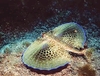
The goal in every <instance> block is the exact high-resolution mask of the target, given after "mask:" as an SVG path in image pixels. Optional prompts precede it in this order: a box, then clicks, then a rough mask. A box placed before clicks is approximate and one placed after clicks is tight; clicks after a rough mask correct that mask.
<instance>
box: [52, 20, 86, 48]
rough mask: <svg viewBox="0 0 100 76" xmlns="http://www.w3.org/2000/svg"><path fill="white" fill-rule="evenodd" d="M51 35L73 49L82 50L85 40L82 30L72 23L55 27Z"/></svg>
mask: <svg viewBox="0 0 100 76" xmlns="http://www.w3.org/2000/svg"><path fill="white" fill-rule="evenodd" d="M53 35H54V36H56V37H58V38H60V39H61V40H62V41H64V42H66V43H67V44H69V45H71V46H72V47H75V48H83V46H84V43H85V40H86V37H85V33H84V30H83V28H82V27H81V26H80V25H78V24H77V23H74V22H70V23H66V24H62V25H60V26H58V27H56V28H55V29H53Z"/></svg>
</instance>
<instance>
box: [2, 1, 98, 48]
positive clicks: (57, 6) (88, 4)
mask: <svg viewBox="0 0 100 76" xmlns="http://www.w3.org/2000/svg"><path fill="white" fill-rule="evenodd" d="M66 14H67V15H66ZM50 18H51V19H50ZM48 19H49V21H47V20H48ZM50 20H51V21H50ZM41 21H42V25H43V23H45V22H47V23H48V26H49V27H48V28H51V27H53V26H54V24H55V25H56V24H58V23H59V24H61V23H65V22H77V23H79V24H81V25H83V26H86V28H90V27H92V25H91V24H95V25H96V26H97V27H100V2H99V0H0V47H2V46H3V45H4V44H7V43H8V42H7V40H8V39H10V38H11V37H14V36H15V34H17V36H18V37H19V36H20V34H19V33H20V32H27V31H32V30H33V29H34V27H36V26H37V25H38V24H39V22H41ZM50 23H52V24H50ZM42 25H41V24H39V26H42ZM44 26H45V25H44ZM94 30H96V28H95V29H94ZM97 31H98V30H97ZM90 32H92V31H91V30H90ZM9 33H10V34H9ZM99 35H100V34H99Z"/></svg>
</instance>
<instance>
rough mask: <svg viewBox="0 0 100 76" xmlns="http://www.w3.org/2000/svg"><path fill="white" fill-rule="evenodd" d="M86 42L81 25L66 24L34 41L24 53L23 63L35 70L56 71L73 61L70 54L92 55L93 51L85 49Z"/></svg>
mask: <svg viewBox="0 0 100 76" xmlns="http://www.w3.org/2000/svg"><path fill="white" fill-rule="evenodd" d="M85 41H86V37H85V33H84V30H83V28H82V27H81V26H80V25H78V24H77V23H74V22H70V23H66V24H63V25H61V26H58V27H56V28H55V29H53V30H52V31H50V32H48V33H45V34H43V37H41V38H39V39H38V40H36V41H34V42H33V43H32V44H31V45H30V46H29V47H28V48H27V49H26V51H25V52H24V53H23V55H22V61H23V63H24V64H25V65H27V66H28V67H31V68H34V69H39V70H52V69H56V68H59V67H61V66H64V65H65V64H68V63H70V62H71V61H72V58H71V55H70V54H69V52H72V53H76V54H78V55H84V56H85V55H88V54H91V53H89V52H91V51H92V50H93V49H90V48H89V49H84V43H85ZM80 49H83V50H80ZM86 57H87V58H88V56H86ZM89 57H90V55H89Z"/></svg>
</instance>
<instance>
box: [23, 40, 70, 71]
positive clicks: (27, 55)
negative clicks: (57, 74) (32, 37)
mask: <svg viewBox="0 0 100 76" xmlns="http://www.w3.org/2000/svg"><path fill="white" fill-rule="evenodd" d="M22 61H23V63H24V64H26V65H28V66H29V67H32V68H35V69H39V70H52V69H56V68H58V67H61V66H64V65H65V64H67V63H69V62H70V61H71V57H70V55H69V54H68V53H67V52H66V51H65V50H64V49H63V48H62V47H60V46H56V44H52V43H50V42H47V41H46V40H37V41H35V42H33V43H32V44H31V45H30V46H29V47H28V48H27V50H26V51H25V52H24V54H23V56H22Z"/></svg>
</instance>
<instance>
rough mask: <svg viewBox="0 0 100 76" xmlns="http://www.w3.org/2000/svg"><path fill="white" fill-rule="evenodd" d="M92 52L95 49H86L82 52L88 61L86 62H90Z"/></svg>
mask: <svg viewBox="0 0 100 76" xmlns="http://www.w3.org/2000/svg"><path fill="white" fill-rule="evenodd" d="M94 51H95V48H88V49H85V50H84V55H85V57H86V59H87V60H88V62H91V57H92V54H93V52H94Z"/></svg>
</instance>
